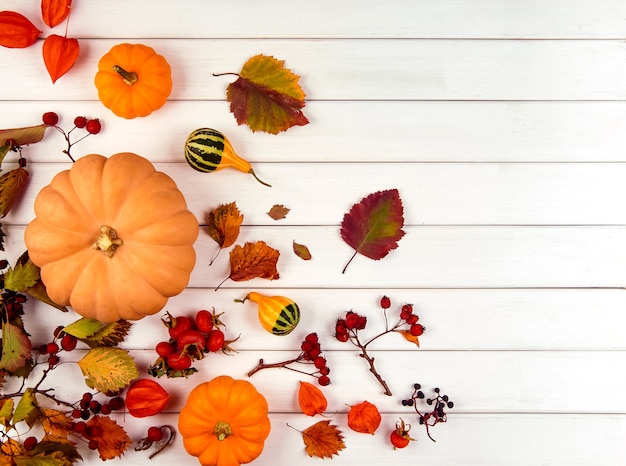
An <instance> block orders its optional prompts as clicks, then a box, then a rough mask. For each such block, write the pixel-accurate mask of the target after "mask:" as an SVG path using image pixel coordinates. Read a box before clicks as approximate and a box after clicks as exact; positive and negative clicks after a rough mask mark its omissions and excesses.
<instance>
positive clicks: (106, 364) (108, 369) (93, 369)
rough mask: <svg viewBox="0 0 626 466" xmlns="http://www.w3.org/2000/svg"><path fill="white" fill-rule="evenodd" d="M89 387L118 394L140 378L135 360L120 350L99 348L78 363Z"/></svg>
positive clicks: (92, 350) (90, 351) (91, 351)
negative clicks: (117, 392)
mask: <svg viewBox="0 0 626 466" xmlns="http://www.w3.org/2000/svg"><path fill="white" fill-rule="evenodd" d="M78 366H79V367H80V369H81V371H83V375H84V376H85V383H86V384H87V386H88V387H90V388H94V389H96V390H99V391H101V392H105V393H106V392H109V391H110V392H116V391H118V390H121V389H122V388H124V387H125V386H126V385H128V384H130V382H131V381H133V380H134V379H136V378H137V377H139V371H138V370H137V366H136V364H135V360H134V359H133V358H132V357H131V356H130V354H128V351H126V350H123V349H120V348H110V347H97V348H93V349H91V350H89V352H88V353H87V354H86V355H85V356H84V357H83V358H82V359H81V360H80V361H78Z"/></svg>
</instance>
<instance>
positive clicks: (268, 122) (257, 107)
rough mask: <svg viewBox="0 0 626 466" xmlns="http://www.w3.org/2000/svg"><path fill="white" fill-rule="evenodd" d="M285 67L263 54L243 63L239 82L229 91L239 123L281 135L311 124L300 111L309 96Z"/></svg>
mask: <svg viewBox="0 0 626 466" xmlns="http://www.w3.org/2000/svg"><path fill="white" fill-rule="evenodd" d="M284 64H285V62H284V61H282V60H277V59H276V58H274V57H272V56H268V55H261V54H260V55H255V56H254V57H252V58H250V59H249V60H248V61H247V62H246V63H245V64H244V66H243V68H242V69H241V72H240V73H239V74H238V75H237V76H238V79H237V80H236V81H235V82H233V83H231V84H229V85H228V88H227V90H226V99H227V100H228V101H229V102H230V111H231V112H232V113H233V115H235V118H236V120H237V123H239V124H240V125H241V124H244V123H245V124H247V125H248V127H249V128H250V129H251V130H252V131H253V132H254V131H264V132H266V133H271V134H278V133H280V132H281V131H285V130H287V129H289V128H291V127H292V126H296V125H299V126H303V125H306V124H307V123H308V122H309V120H308V119H307V117H306V116H304V114H303V113H302V111H301V109H302V108H303V107H304V105H305V103H304V98H305V97H306V94H305V93H304V91H303V90H302V88H301V87H300V84H299V83H298V81H299V79H300V76H298V75H296V74H294V73H292V72H291V71H290V70H289V69H287V68H285V66H284Z"/></svg>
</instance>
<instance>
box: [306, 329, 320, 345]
mask: <svg viewBox="0 0 626 466" xmlns="http://www.w3.org/2000/svg"><path fill="white" fill-rule="evenodd" d="M304 340H305V341H308V342H309V343H311V344H312V345H314V344H316V343H318V342H319V338H318V337H317V333H315V332H314V333H309V334H308V335H307V336H306V337H304Z"/></svg>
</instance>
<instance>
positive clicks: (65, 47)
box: [42, 34, 80, 83]
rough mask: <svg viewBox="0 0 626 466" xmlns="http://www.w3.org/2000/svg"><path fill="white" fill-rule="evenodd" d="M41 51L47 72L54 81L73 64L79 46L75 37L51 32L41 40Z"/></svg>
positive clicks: (76, 57) (78, 51)
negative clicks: (71, 37)
mask: <svg viewBox="0 0 626 466" xmlns="http://www.w3.org/2000/svg"><path fill="white" fill-rule="evenodd" d="M42 52H43V61H44V63H45V64H46V69H47V70H48V74H49V75H50V78H51V79H52V82H53V83H55V82H56V81H57V79H59V78H60V77H61V76H63V75H64V74H65V73H67V72H68V71H69V70H70V69H71V68H72V66H74V63H76V60H77V59H78V54H79V53H80V46H79V45H78V40H76V39H69V38H67V37H63V36H59V35H57V34H51V35H49V36H48V37H46V40H45V41H44V42H43V47H42Z"/></svg>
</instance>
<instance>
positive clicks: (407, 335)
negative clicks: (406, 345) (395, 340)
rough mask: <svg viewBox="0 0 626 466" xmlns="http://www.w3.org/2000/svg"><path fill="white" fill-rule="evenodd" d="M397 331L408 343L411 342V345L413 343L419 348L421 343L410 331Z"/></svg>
mask: <svg viewBox="0 0 626 466" xmlns="http://www.w3.org/2000/svg"><path fill="white" fill-rule="evenodd" d="M395 331H396V332H398V333H399V334H400V335H402V336H403V337H404V338H406V340H407V341H410V342H411V343H413V344H414V345H416V346H417V347H418V348H419V346H420V341H419V339H418V338H417V337H416V336H415V335H413V334H412V333H411V332H409V331H408V330H395Z"/></svg>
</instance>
